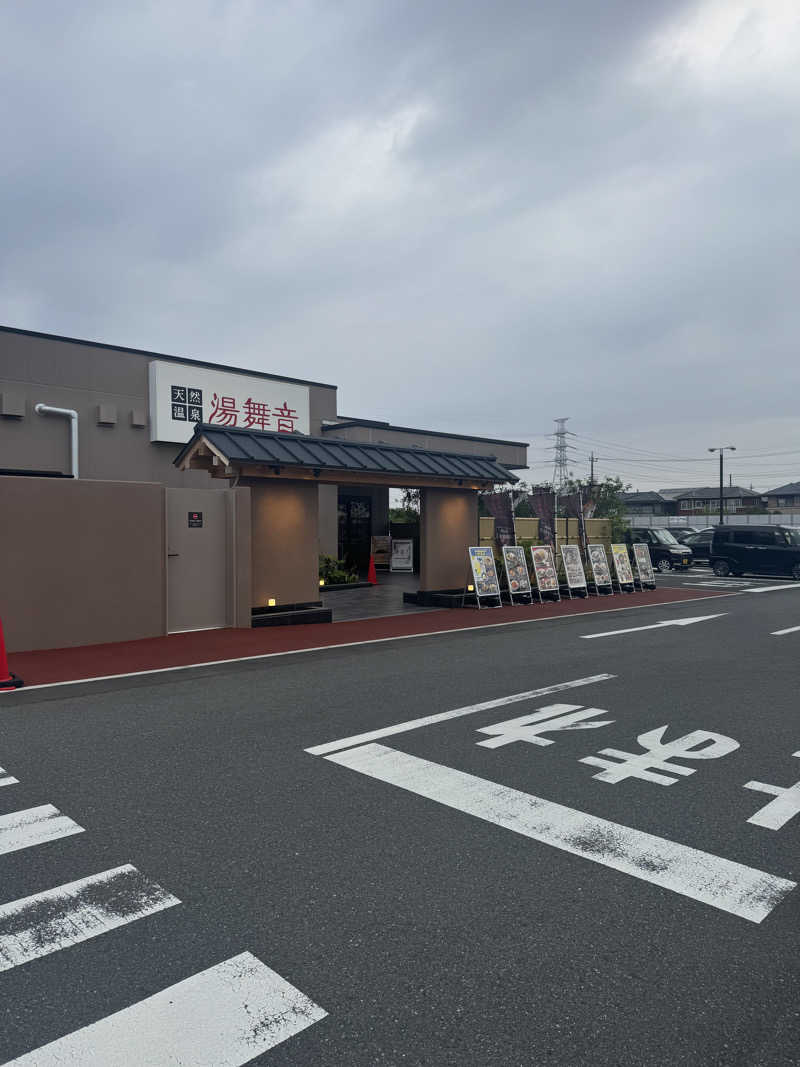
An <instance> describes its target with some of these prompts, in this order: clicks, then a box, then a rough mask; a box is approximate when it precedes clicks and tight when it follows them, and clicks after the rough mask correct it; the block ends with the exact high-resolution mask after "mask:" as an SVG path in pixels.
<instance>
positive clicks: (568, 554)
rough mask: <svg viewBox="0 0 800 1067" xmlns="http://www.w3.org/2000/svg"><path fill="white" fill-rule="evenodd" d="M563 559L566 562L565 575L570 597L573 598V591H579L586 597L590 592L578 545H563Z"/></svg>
mask: <svg viewBox="0 0 800 1067" xmlns="http://www.w3.org/2000/svg"><path fill="white" fill-rule="evenodd" d="M561 558H562V560H563V561H564V573H565V574H566V576H567V588H568V589H569V595H570V596H572V590H573V589H579V590H581V591H582V592H583V595H584V596H586V595H587V594H588V590H587V588H586V574H585V573H584V570H583V560H582V559H581V550H580V549H579V548H578V546H577V545H562V546H561Z"/></svg>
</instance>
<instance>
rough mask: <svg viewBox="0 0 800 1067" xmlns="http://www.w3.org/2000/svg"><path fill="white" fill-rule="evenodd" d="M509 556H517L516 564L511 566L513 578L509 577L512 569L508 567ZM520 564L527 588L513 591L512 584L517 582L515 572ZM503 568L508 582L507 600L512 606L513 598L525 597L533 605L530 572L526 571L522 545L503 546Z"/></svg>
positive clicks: (526, 564)
mask: <svg viewBox="0 0 800 1067" xmlns="http://www.w3.org/2000/svg"><path fill="white" fill-rule="evenodd" d="M509 555H511V556H517V562H515V563H513V564H512V565H511V566H512V567H513V568H514V577H513V578H512V576H511V575H512V569H511V567H509V562H508V557H509ZM520 563H521V564H522V568H523V570H524V572H525V582H526V583H527V588H517V589H514V588H513V586H512V583H513V582H516V581H518V580H519V576H518V574H517V571H518V570H519V566H520ZM503 566H504V567H505V571H506V581H507V582H508V597H509V600H510V601H511V603H512V604H513V603H514V597H515V596H526V597H529V598H530V602H531V604H532V603H533V586H532V584H531V575H530V571H529V570H528V561H527V560H526V559H525V549H524V548H523V546H522V545H503ZM536 592H537V593H539V590H538V588H537V590H536ZM541 600H542V594H541V593H539V602H540V603H541Z"/></svg>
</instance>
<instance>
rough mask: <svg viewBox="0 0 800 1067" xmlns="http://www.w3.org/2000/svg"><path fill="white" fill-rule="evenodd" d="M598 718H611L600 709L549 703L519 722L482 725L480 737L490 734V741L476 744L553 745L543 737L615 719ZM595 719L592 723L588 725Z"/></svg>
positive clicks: (606, 723)
mask: <svg viewBox="0 0 800 1067" xmlns="http://www.w3.org/2000/svg"><path fill="white" fill-rule="evenodd" d="M595 715H608V712H607V711H602V710H601V709H600V708H582V707H581V705H580V704H550V705H549V706H548V707H546V708H542V709H541V711H537V712H535V713H534V714H533V715H520V716H519V718H516V719H507V720H506V721H505V722H496V723H495V724H494V725H493V726H481V727H479V728H478V730H477V731H476V732H477V733H479V734H489V735H490V736H489V739H488V740H487V741H476V742H475V744H476V745H481V746H482V747H483V748H502V747H503V745H513V744H514V742H515V741H527V742H528V743H529V744H531V745H553V744H555V742H554V741H552V740H551V739H550V738H549V737H542V736H541V735H542V734H546V733H550V731H551V730H597V729H599V728H600V727H601V726H610V725H611V724H612V722H615V720H614V719H603V720H600V721H597V720H594V716H595ZM586 719H592V720H593V721H592V722H586V721H585V720H586Z"/></svg>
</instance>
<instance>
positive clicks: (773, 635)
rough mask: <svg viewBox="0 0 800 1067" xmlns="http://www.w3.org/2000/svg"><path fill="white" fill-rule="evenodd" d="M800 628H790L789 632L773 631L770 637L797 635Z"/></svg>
mask: <svg viewBox="0 0 800 1067" xmlns="http://www.w3.org/2000/svg"><path fill="white" fill-rule="evenodd" d="M798 631H800V626H790V627H789V628H788V629H787V630H773V631H772V633H771V634H770V637H783V635H784V634H796V633H797V632H798Z"/></svg>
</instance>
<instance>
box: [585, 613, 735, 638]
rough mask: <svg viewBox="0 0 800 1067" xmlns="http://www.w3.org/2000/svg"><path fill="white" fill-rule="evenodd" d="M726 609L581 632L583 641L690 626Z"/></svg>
mask: <svg viewBox="0 0 800 1067" xmlns="http://www.w3.org/2000/svg"><path fill="white" fill-rule="evenodd" d="M727 614H728V613H727V611H723V612H721V613H720V614H719V615H697V616H696V617H695V618H693V619H665V620H664V621H663V622H654V623H651V624H650V626H631V627H630V629H627V630H609V631H608V632H607V633H604V634H581V637H582V638H583V640H584V641H591V640H592V638H593V637H616V636H617V634H635V633H638V632H639V631H640V630H660V629H662V628H663V627H664V626H691V625H692V623H693V622H707V621H708V620H709V619H721V618H722V616H723V615H727Z"/></svg>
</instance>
